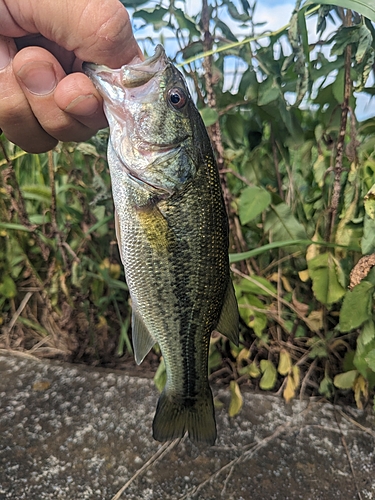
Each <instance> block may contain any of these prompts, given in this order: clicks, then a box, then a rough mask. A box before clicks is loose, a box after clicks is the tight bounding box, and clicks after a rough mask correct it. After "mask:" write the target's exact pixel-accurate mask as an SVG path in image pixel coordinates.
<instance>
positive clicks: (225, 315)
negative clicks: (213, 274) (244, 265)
mask: <svg viewBox="0 0 375 500" xmlns="http://www.w3.org/2000/svg"><path fill="white" fill-rule="evenodd" d="M216 330H217V331H218V332H220V333H221V334H222V335H225V336H226V337H227V338H228V339H229V340H230V341H231V342H233V344H235V345H238V306H237V300H236V296H235V294H234V288H233V283H232V280H231V279H230V280H229V282H228V286H227V291H226V293H225V297H224V303H223V309H222V310H221V315H220V318H219V322H218V324H217V327H216Z"/></svg>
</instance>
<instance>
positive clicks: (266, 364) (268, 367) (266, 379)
mask: <svg viewBox="0 0 375 500" xmlns="http://www.w3.org/2000/svg"><path fill="white" fill-rule="evenodd" d="M260 370H261V372H262V373H263V375H262V378H261V379H260V382H259V387H260V388H261V389H262V390H263V391H269V390H271V389H273V387H274V385H275V384H276V380H277V371H276V368H275V367H274V365H273V363H272V361H269V360H267V359H262V361H261V362H260Z"/></svg>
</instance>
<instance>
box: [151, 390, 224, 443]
mask: <svg viewBox="0 0 375 500" xmlns="http://www.w3.org/2000/svg"><path fill="white" fill-rule="evenodd" d="M152 428H153V436H154V439H156V440H157V441H169V440H172V439H177V438H181V437H183V436H184V434H185V432H186V431H187V432H188V433H189V438H190V439H191V440H192V441H194V442H196V443H205V444H208V445H210V446H212V445H213V444H215V440H216V422H215V411H214V405H213V400H212V393H211V389H210V388H209V387H208V388H207V391H205V392H204V394H199V396H198V397H197V399H194V400H190V399H186V398H185V399H184V398H181V397H178V396H176V395H174V394H167V393H166V392H165V390H164V391H163V393H162V394H161V396H160V398H159V401H158V406H157V408H156V413H155V418H154V422H153V425H152Z"/></svg>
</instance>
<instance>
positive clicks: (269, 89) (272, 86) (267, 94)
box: [258, 76, 281, 106]
mask: <svg viewBox="0 0 375 500" xmlns="http://www.w3.org/2000/svg"><path fill="white" fill-rule="evenodd" d="M280 96H281V92H280V87H279V85H278V83H277V81H276V78H272V77H271V76H269V77H268V78H267V80H265V81H264V82H262V85H260V86H259V87H258V106H265V105H266V104H270V103H271V102H272V101H275V100H276V99H277V98H278V97H280Z"/></svg>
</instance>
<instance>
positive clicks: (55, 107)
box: [0, 0, 142, 153]
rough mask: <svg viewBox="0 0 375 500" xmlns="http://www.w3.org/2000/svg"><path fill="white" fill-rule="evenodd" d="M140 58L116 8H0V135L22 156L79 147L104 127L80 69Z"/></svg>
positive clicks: (80, 4)
mask: <svg viewBox="0 0 375 500" xmlns="http://www.w3.org/2000/svg"><path fill="white" fill-rule="evenodd" d="M135 56H140V57H142V54H141V51H140V48H139V47H138V45H137V43H136V41H135V39H134V37H133V33H132V29H131V25H130V21H129V16H128V14H127V11H126V10H125V8H124V7H123V6H122V4H121V3H120V2H119V1H118V0H27V1H25V0H0V128H1V129H2V130H3V132H4V134H5V136H6V137H7V138H8V139H9V140H10V141H12V142H14V143H16V144H17V145H18V146H20V147H21V148H22V149H24V150H25V151H28V152H30V153H40V152H43V151H48V150H49V149H52V148H53V147H54V146H55V145H56V144H57V141H59V140H61V141H85V140H87V139H89V138H90V137H91V136H92V135H93V134H94V133H95V132H96V131H97V130H99V129H100V128H103V127H105V126H106V125H107V122H106V119H105V116H104V113H103V110H102V99H101V97H100V95H99V93H98V92H97V90H96V89H95V87H94V86H93V84H92V82H91V81H90V79H89V78H88V77H87V76H86V75H84V74H83V73H82V72H81V64H82V62H83V61H89V62H95V63H97V64H105V65H107V66H109V67H112V68H117V67H120V66H122V65H123V64H126V63H129V62H130V61H131V60H132V59H133V58H134V57H135Z"/></svg>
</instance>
